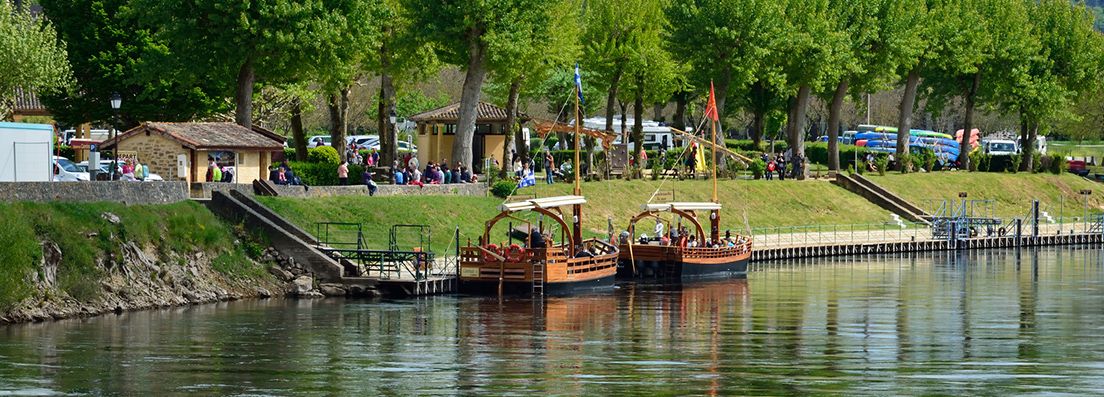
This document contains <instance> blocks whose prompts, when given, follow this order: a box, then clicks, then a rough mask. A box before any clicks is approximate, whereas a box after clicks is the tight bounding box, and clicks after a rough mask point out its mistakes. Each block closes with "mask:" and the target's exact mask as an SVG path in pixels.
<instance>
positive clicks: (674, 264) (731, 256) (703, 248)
mask: <svg viewBox="0 0 1104 397" xmlns="http://www.w3.org/2000/svg"><path fill="white" fill-rule="evenodd" d="M715 103H716V102H715V100H714V96H713V91H712V89H710V93H709V104H708V105H707V107H706V116H707V117H708V118H709V119H710V124H711V126H712V129H713V139H711V140H709V141H708V142H704V139H700V140H699V141H700V142H702V143H705V144H708V145H709V146H710V147H711V148H713V150H712V151H713V154H714V157H716V156H715V155H716V152H717V148H716V146H715V145H714V144H713V142H716V141H717V139H716V137H717V125H716V121H717V116H716V110H715V109H716V105H715ZM711 111H712V113H711ZM716 163H717V162H716V161H714V162H713V167H712V173H713V176H712V180H713V201H712V202H707V203H665V204H645V205H644V206H643V212H641V213H639V214H637V215H636V216H634V217H632V219H630V220H629V228H628V236H626V238H624V240H622V241H621V242H620V247H619V248H620V249H621V258H620V264H619V266H618V272H617V273H618V276H619V277H620V278H661V279H678V280H684V279H692V278H718V277H740V276H745V275H746V274H747V266H748V261H749V260H750V259H751V239H750V238H748V237H746V236H740V235H735V236H732V235H726V236H725V238H724V239H722V238H721V228H720V223H721V204H720V203H719V202H718V200H717V164H716ZM667 212H669V213H671V214H673V215H674V216H675V217H678V218H679V219H680V220H684V221H687V222H688V223H690V225H691V226H692V228H687V229H686V232H685V233H681V234H679V235H678V236H674V237H675V238H674V239H670V240H674V241H665V240H668V239H666V238H662V237H665V236H655V238H654V239H644V238H641V239H638V238H637V234H636V223H637V222H639V221H640V220H642V219H647V218H654V219H657V220H658V221H660V222H662V218H661V217H660V215H661V214H662V213H667ZM704 212H708V213H709V235H708V237H709V238H708V239H706V234H705V231H704V230H703V228H702V224H701V222H700V221H699V220H698V213H704ZM672 224H678V225H681V224H682V222H677V223H674V222H672ZM691 239H692V240H691ZM694 242H696V244H695V243H694Z"/></svg>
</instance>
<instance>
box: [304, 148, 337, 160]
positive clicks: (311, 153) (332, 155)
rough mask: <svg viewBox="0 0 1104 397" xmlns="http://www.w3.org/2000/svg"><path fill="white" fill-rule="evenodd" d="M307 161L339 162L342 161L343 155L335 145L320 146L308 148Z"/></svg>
mask: <svg viewBox="0 0 1104 397" xmlns="http://www.w3.org/2000/svg"><path fill="white" fill-rule="evenodd" d="M307 162H310V163H318V164H337V163H340V162H341V156H340V155H338V154H337V149H334V148H333V146H319V147H315V148H310V150H307Z"/></svg>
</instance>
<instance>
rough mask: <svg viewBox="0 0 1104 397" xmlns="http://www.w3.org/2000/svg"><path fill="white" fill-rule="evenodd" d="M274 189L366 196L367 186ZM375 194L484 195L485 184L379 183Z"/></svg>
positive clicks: (313, 194) (293, 194)
mask: <svg viewBox="0 0 1104 397" xmlns="http://www.w3.org/2000/svg"><path fill="white" fill-rule="evenodd" d="M276 190H277V191H278V192H279V193H280V196H287V197H334V196H367V195H368V187H367V186H364V185H352V186H311V187H309V188H304V187H303V186H281V185H277V186H276ZM376 195H377V196H415V195H424V196H486V195H487V185H486V184H483V183H469V184H448V185H425V186H422V187H418V186H411V185H379V190H378V191H377V192H376Z"/></svg>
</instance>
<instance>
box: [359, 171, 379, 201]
mask: <svg viewBox="0 0 1104 397" xmlns="http://www.w3.org/2000/svg"><path fill="white" fill-rule="evenodd" d="M360 179H361V180H362V181H363V182H364V185H365V186H368V195H369V196H375V195H376V190H379V186H376V181H373V180H372V171H369V170H368V169H367V168H365V169H364V173H363V174H360Z"/></svg>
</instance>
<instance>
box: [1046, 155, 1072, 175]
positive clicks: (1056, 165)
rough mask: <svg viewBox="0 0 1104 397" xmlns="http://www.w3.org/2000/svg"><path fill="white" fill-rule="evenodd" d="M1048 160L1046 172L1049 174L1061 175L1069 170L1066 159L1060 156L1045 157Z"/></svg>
mask: <svg viewBox="0 0 1104 397" xmlns="http://www.w3.org/2000/svg"><path fill="white" fill-rule="evenodd" d="M1047 158H1049V159H1050V164H1048V165H1047V170H1049V171H1050V173H1051V174H1054V175H1061V174H1062V173H1063V172H1066V170H1067V169H1069V163H1066V158H1065V157H1063V156H1062V155H1060V154H1052V155H1049V156H1047Z"/></svg>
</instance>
